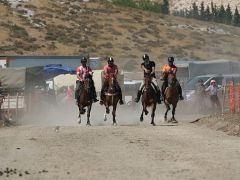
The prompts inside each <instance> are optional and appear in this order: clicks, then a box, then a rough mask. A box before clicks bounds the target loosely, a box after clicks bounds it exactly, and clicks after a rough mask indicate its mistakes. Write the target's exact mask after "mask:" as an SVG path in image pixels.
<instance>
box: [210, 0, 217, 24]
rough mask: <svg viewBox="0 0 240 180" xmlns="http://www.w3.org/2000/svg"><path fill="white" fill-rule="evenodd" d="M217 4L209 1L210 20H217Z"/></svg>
mask: <svg viewBox="0 0 240 180" xmlns="http://www.w3.org/2000/svg"><path fill="white" fill-rule="evenodd" d="M217 11H218V9H217V5H216V4H213V2H211V12H212V15H211V20H212V21H217V14H218V13H217Z"/></svg>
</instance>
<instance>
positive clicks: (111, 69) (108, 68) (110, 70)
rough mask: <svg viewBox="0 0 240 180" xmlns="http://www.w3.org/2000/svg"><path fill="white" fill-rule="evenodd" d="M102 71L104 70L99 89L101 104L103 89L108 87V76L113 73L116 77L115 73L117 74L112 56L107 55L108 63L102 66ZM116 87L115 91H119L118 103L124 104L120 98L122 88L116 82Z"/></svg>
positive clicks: (101, 102) (101, 101)
mask: <svg viewBox="0 0 240 180" xmlns="http://www.w3.org/2000/svg"><path fill="white" fill-rule="evenodd" d="M103 72H104V83H103V86H102V89H101V100H100V104H101V105H102V104H103V97H104V91H105V90H106V89H107V87H108V80H109V78H110V75H113V76H114V77H116V78H117V74H118V67H117V65H115V64H114V60H113V58H112V57H108V64H107V65H105V66H104V68H103ZM116 88H117V91H118V92H119V104H121V105H122V104H124V103H123V100H122V90H121V87H120V86H119V84H118V83H117V84H116Z"/></svg>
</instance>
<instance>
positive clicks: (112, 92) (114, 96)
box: [103, 75, 119, 125]
mask: <svg viewBox="0 0 240 180" xmlns="http://www.w3.org/2000/svg"><path fill="white" fill-rule="evenodd" d="M106 83H108V88H107V91H106V92H105V94H104V98H103V104H104V105H105V107H106V113H104V121H106V120H107V114H109V113H110V109H109V107H110V106H113V109H112V117H113V125H117V122H116V110H117V104H118V101H119V93H118V91H117V79H116V77H115V76H114V75H110V78H109V79H108V82H106Z"/></svg>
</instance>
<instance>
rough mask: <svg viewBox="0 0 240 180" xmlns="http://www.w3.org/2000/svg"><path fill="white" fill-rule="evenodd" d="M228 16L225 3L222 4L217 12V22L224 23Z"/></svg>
mask: <svg viewBox="0 0 240 180" xmlns="http://www.w3.org/2000/svg"><path fill="white" fill-rule="evenodd" d="M225 17H226V11H225V8H224V6H223V5H221V7H220V9H219V10H218V14H217V22H220V23H224V22H225Z"/></svg>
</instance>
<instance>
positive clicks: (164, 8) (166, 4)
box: [162, 0, 169, 14]
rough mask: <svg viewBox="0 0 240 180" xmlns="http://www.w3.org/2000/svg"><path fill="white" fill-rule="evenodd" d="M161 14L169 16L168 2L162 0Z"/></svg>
mask: <svg viewBox="0 0 240 180" xmlns="http://www.w3.org/2000/svg"><path fill="white" fill-rule="evenodd" d="M162 13H163V14H169V2H168V0H163V4H162Z"/></svg>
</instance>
